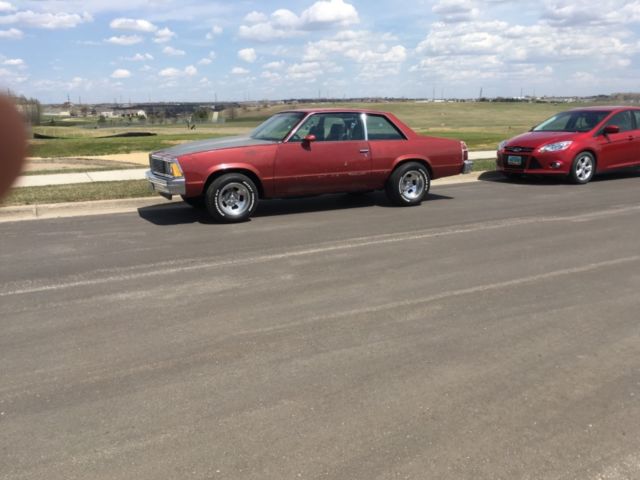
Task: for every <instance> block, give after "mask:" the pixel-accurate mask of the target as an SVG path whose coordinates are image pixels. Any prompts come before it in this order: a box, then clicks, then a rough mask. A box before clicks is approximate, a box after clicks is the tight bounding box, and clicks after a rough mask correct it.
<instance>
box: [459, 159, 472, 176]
mask: <svg viewBox="0 0 640 480" xmlns="http://www.w3.org/2000/svg"><path fill="white" fill-rule="evenodd" d="M471 170H473V160H465V161H464V162H463V163H462V173H470V172H471Z"/></svg>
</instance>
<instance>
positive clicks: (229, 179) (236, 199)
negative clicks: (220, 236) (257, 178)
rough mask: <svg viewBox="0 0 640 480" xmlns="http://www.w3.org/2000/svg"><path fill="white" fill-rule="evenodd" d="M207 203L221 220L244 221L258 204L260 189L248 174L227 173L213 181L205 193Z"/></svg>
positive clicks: (210, 209)
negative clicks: (258, 189)
mask: <svg viewBox="0 0 640 480" xmlns="http://www.w3.org/2000/svg"><path fill="white" fill-rule="evenodd" d="M205 205H206V207H207V211H208V212H209V214H210V215H211V216H212V217H213V218H214V219H215V220H217V221H219V222H223V223H236V222H244V221H246V220H248V219H249V217H250V216H251V214H252V213H253V212H254V211H255V209H256V207H257V205H258V191H257V189H256V185H255V184H254V183H253V181H252V180H251V179H250V178H249V177H247V176H246V175H243V174H241V173H227V174H225V175H222V176H220V177H218V178H216V179H215V180H214V181H213V182H211V185H209V188H207V192H206V193H205Z"/></svg>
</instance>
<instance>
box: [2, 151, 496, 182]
mask: <svg viewBox="0 0 640 480" xmlns="http://www.w3.org/2000/svg"><path fill="white" fill-rule="evenodd" d="M495 156H496V152H495V151H494V150H486V151H481V152H469V159H470V160H484V159H492V158H495ZM147 170H148V169H147V168H134V169H126V170H107V171H102V172H83V173H55V174H51V175H23V176H22V177H19V178H18V180H17V181H16V183H15V184H14V185H13V186H14V188H20V187H43V186H46V185H68V184H72V183H92V182H117V181H121V180H144V178H145V177H144V174H145V172H146V171H147Z"/></svg>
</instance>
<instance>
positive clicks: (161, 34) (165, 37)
mask: <svg viewBox="0 0 640 480" xmlns="http://www.w3.org/2000/svg"><path fill="white" fill-rule="evenodd" d="M175 36H176V34H175V32H172V31H171V30H170V29H169V28H167V27H165V28H163V29H161V30H158V31H157V32H156V37H155V38H154V39H153V41H154V42H155V43H165V42H168V41H169V40H171V39H172V38H173V37H175Z"/></svg>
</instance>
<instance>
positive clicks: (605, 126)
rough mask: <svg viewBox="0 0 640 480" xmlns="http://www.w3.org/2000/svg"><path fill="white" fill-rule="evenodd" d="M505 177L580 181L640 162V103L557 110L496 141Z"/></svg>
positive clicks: (498, 159) (582, 182) (500, 168)
mask: <svg viewBox="0 0 640 480" xmlns="http://www.w3.org/2000/svg"><path fill="white" fill-rule="evenodd" d="M497 156H498V158H497V167H498V170H500V171H502V172H503V174H504V175H505V176H506V177H508V178H514V177H519V176H522V175H527V174H535V175H563V176H566V177H568V178H569V180H571V181H572V182H573V183H577V184H585V183H587V182H589V181H590V180H591V179H592V178H593V176H594V175H595V174H596V173H600V172H606V171H609V170H614V169H619V168H624V167H631V166H636V165H640V108H638V107H588V108H577V109H574V110H569V111H566V112H562V113H559V114H557V115H554V116H553V117H551V118H549V119H548V120H545V121H544V122H542V123H541V124H540V125H538V126H536V127H533V128H532V129H531V130H530V131H529V132H527V133H524V134H522V135H518V136H517V137H514V138H512V139H510V140H505V141H504V142H502V143H500V145H499V146H498V153H497Z"/></svg>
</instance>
